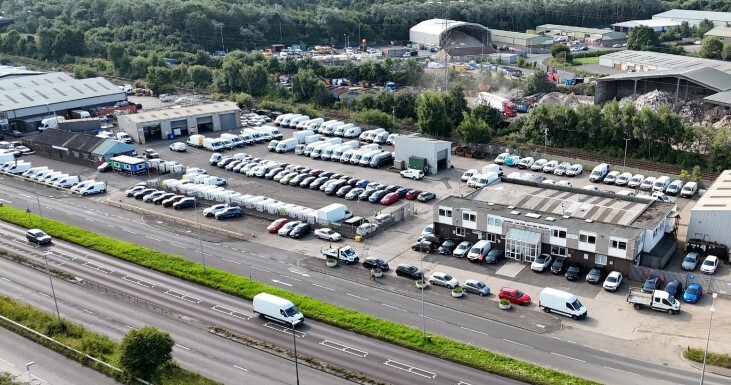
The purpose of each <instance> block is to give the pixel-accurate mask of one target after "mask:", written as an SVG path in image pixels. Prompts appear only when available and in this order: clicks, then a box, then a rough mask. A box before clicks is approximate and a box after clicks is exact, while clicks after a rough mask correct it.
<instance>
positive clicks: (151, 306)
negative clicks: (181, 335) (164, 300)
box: [81, 279, 173, 315]
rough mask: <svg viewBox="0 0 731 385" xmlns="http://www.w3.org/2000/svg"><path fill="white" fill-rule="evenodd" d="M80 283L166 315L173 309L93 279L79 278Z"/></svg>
mask: <svg viewBox="0 0 731 385" xmlns="http://www.w3.org/2000/svg"><path fill="white" fill-rule="evenodd" d="M81 283H82V284H84V285H86V286H88V287H90V288H92V289H94V290H96V291H102V292H104V293H107V294H111V295H113V296H115V297H117V298H120V299H123V300H125V301H127V302H134V303H136V304H140V305H143V306H144V307H146V308H148V309H152V310H154V311H158V312H160V313H162V314H167V315H172V314H173V311H172V310H170V309H169V308H166V307H164V306H160V305H158V304H156V303H153V302H150V301H146V300H144V299H142V298H138V297H135V296H133V295H129V294H127V293H124V292H121V291H119V290H117V289H112V288H111V287H107V286H104V285H102V284H100V283H96V282H94V281H89V280H86V279H83V280H81Z"/></svg>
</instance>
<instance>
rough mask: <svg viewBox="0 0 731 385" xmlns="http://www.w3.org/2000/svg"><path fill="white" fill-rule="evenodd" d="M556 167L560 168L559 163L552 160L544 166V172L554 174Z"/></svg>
mask: <svg viewBox="0 0 731 385" xmlns="http://www.w3.org/2000/svg"><path fill="white" fill-rule="evenodd" d="M556 167H558V161H557V160H552V161H549V162H546V164H545V165H543V172H545V173H548V174H552V173H553V171H554V170H556Z"/></svg>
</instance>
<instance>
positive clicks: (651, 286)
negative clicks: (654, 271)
mask: <svg viewBox="0 0 731 385" xmlns="http://www.w3.org/2000/svg"><path fill="white" fill-rule="evenodd" d="M661 287H662V281H661V280H660V278H658V277H650V278H647V280H646V281H645V284H644V285H642V291H644V292H646V293H652V292H653V291H655V290H658V289H660V288H661Z"/></svg>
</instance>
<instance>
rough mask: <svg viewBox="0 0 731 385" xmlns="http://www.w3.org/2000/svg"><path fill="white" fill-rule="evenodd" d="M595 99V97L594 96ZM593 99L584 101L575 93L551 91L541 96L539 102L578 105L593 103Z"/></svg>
mask: <svg viewBox="0 0 731 385" xmlns="http://www.w3.org/2000/svg"><path fill="white" fill-rule="evenodd" d="M592 99H593V98H592ZM591 102H593V100H592V101H582V100H580V99H579V98H578V97H577V96H576V95H575V94H574V93H571V94H568V95H567V94H562V93H560V92H550V93H547V94H545V95H543V97H542V98H541V100H540V101H539V102H538V104H553V105H558V106H570V107H574V108H576V107H578V106H580V105H581V104H591Z"/></svg>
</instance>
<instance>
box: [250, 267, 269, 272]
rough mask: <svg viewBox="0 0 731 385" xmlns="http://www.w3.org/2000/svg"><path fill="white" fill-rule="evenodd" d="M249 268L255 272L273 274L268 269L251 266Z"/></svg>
mask: <svg viewBox="0 0 731 385" xmlns="http://www.w3.org/2000/svg"><path fill="white" fill-rule="evenodd" d="M249 267H250V268H252V269H254V270H261V271H264V272H267V273H271V271H269V270H267V269H262V268H261V267H256V266H251V265H249Z"/></svg>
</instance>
